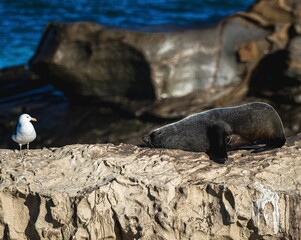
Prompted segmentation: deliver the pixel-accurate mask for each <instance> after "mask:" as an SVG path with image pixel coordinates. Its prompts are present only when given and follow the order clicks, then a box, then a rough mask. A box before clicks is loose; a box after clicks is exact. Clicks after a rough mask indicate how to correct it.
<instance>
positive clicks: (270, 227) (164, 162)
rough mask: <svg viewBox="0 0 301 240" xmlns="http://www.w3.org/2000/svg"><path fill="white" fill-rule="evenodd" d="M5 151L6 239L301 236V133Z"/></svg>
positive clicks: (2, 211)
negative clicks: (281, 139)
mask: <svg viewBox="0 0 301 240" xmlns="http://www.w3.org/2000/svg"><path fill="white" fill-rule="evenodd" d="M17 154H18V152H16V151H12V150H0V161H1V162H0V164H1V170H0V171H1V172H0V173H1V174H0V177H1V178H0V180H1V186H0V237H1V238H2V239H71V238H72V237H73V238H72V239H284V238H285V239H301V194H300V189H301V174H300V173H301V157H300V156H301V135H297V136H296V137H294V138H290V139H288V143H287V145H285V146H284V147H282V148H281V149H275V150H271V151H268V152H264V153H260V154H253V153H251V152H250V151H245V150H242V151H236V152H231V153H230V154H229V160H228V161H227V163H226V164H224V165H219V164H215V163H213V162H211V161H210V160H209V159H208V157H207V155H205V154H203V153H190V152H184V151H180V150H163V149H148V148H139V147H136V146H132V145H125V144H121V145H119V146H115V145H110V144H106V145H70V146H65V147H63V148H51V149H42V150H30V152H29V153H28V154H26V155H25V156H24V157H23V159H22V158H20V157H17Z"/></svg>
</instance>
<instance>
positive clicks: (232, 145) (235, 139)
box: [225, 134, 252, 150]
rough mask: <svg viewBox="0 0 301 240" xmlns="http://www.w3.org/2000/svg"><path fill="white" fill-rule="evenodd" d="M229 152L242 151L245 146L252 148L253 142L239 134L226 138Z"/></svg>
mask: <svg viewBox="0 0 301 240" xmlns="http://www.w3.org/2000/svg"><path fill="white" fill-rule="evenodd" d="M225 141H226V146H227V150H235V149H241V147H243V146H250V145H252V142H251V141H249V140H247V139H245V138H243V137H242V136H240V135H238V134H230V135H228V136H226V138H225Z"/></svg>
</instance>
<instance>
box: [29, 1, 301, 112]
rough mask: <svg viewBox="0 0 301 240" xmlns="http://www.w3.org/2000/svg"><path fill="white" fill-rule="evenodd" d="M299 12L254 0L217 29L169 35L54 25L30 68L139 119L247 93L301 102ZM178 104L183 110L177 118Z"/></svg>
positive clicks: (74, 94)
mask: <svg viewBox="0 0 301 240" xmlns="http://www.w3.org/2000/svg"><path fill="white" fill-rule="evenodd" d="M298 9H300V4H299V2H298V1H297V0H291V1H282V0H277V1H265V0H262V1H256V3H255V4H254V5H253V6H252V8H250V10H248V11H247V12H241V13H237V14H235V15H233V16H230V17H228V18H225V19H223V20H222V21H221V22H220V23H219V24H218V25H217V26H216V27H212V28H207V29H195V30H186V31H169V32H137V31H136V32H135V31H127V30H121V29H112V28H107V27H104V26H101V25H98V24H96V23H71V24H62V23H50V24H49V25H48V26H47V28H46V30H45V33H44V35H43V37H42V39H41V42H40V45H39V47H38V49H37V51H36V53H35V55H34V56H33V58H32V59H31V61H30V67H31V70H33V71H34V72H35V73H36V74H38V75H39V76H40V77H41V78H42V79H46V80H49V81H51V83H53V84H54V85H55V86H56V87H57V88H59V89H61V90H63V91H64V92H65V93H66V94H67V95H68V96H69V97H70V98H72V99H73V100H78V99H82V98H89V99H91V98H92V99H97V100H100V101H102V102H105V103H117V104H120V105H121V106H123V107H124V106H125V107H126V108H129V109H131V111H132V110H133V109H134V112H135V114H137V112H139V113H141V111H144V112H145V111H146V112H148V113H151V114H153V115H156V116H159V117H175V116H176V117H180V116H183V115H187V114H189V113H191V112H194V109H202V108H209V107H210V106H214V105H216V102H220V103H224V105H229V104H231V103H232V102H233V101H236V102H239V101H241V98H242V97H244V96H246V95H256V96H259V97H264V98H270V99H272V100H273V101H275V102H277V103H278V104H281V103H283V102H286V103H289V104H300V101H301V100H300V99H301V97H300V96H301V92H300V81H299V79H300V72H301V70H300V69H301V68H300V64H299V62H301V60H300V59H299V58H300V54H298V52H301V50H300V49H301V45H300V43H301V41H300V39H299V38H300V33H301V30H300V29H301V27H300V26H301V24H300V19H301V17H300V14H299V11H298ZM162 98H163V100H162ZM166 98H167V99H171V101H167V102H168V103H170V105H169V106H167V105H166V104H165V103H166V102H164V99H166ZM233 99H234V100H233ZM133 101H134V102H138V103H139V104H140V105H139V106H138V107H137V106H136V105H134V106H135V107H133V105H131V104H132V103H133ZM154 101H155V102H154ZM150 102H152V104H151V105H149V103H150ZM191 102H192V103H191ZM177 103H180V104H181V103H182V104H181V105H185V106H184V107H183V109H186V110H185V111H184V112H181V113H177V112H176V111H175V110H174V108H173V105H175V104H177ZM186 103H190V104H188V105H187V104H186ZM141 105H142V107H141ZM146 105H147V106H150V108H148V109H145V106H146ZM137 109H138V110H137ZM171 115H172V116H171Z"/></svg>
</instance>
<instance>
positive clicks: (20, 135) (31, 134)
mask: <svg viewBox="0 0 301 240" xmlns="http://www.w3.org/2000/svg"><path fill="white" fill-rule="evenodd" d="M31 121H34V122H36V121H37V119H35V118H32V117H31V116H29V115H28V114H26V113H24V114H22V115H21V116H20V117H19V120H18V125H17V127H16V130H15V133H14V134H13V135H12V139H13V140H14V141H15V142H16V143H18V144H19V146H20V151H21V150H22V145H24V144H27V150H28V149H29V143H30V142H32V141H33V140H35V138H36V136H37V134H36V131H35V130H34V127H33V125H32V123H31Z"/></svg>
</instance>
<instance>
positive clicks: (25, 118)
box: [19, 113, 37, 124]
mask: <svg viewBox="0 0 301 240" xmlns="http://www.w3.org/2000/svg"><path fill="white" fill-rule="evenodd" d="M30 121H33V122H36V121H37V119H35V118H32V117H31V116H29V115H28V114H26V113H24V114H22V115H21V116H20V117H19V123H20V124H23V123H28V122H30Z"/></svg>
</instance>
